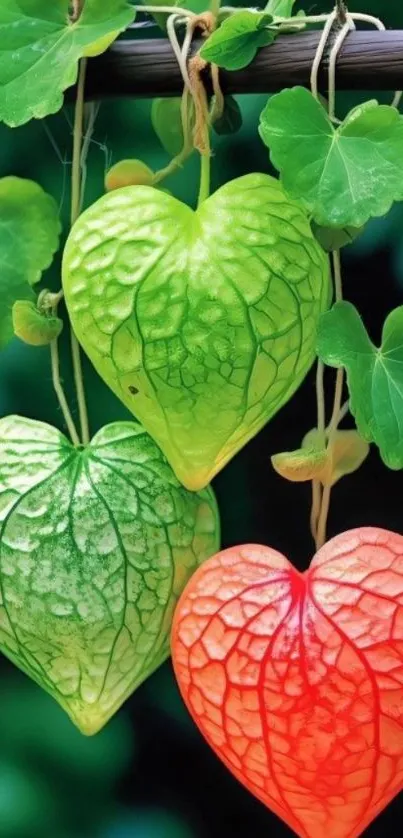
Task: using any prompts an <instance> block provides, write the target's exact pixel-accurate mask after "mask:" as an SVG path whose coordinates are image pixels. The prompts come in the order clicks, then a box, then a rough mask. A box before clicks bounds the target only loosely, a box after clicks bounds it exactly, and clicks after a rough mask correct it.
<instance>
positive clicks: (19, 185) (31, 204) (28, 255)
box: [0, 177, 61, 348]
mask: <svg viewBox="0 0 403 838" xmlns="http://www.w3.org/2000/svg"><path fill="white" fill-rule="evenodd" d="M60 233H61V224H60V219H59V211H58V207H57V204H56V201H55V200H54V199H53V198H52V197H51V195H48V194H47V193H46V192H44V191H43V189H42V188H41V187H40V186H39V185H38V184H37V183H34V181H32V180H25V179H23V178H18V177H5V178H2V179H1V180H0V348H1V347H3V346H5V345H6V344H7V343H8V341H9V340H11V338H12V336H13V324H12V307H13V304H14V303H15V301H16V300H19V299H24V300H33V298H34V294H33V291H32V288H31V286H32V285H35V283H37V282H39V280H40V279H41V276H42V272H43V271H44V270H45V269H46V268H48V267H49V266H50V265H51V263H52V260H53V256H54V254H55V252H56V250H57V249H58V247H59V237H60Z"/></svg>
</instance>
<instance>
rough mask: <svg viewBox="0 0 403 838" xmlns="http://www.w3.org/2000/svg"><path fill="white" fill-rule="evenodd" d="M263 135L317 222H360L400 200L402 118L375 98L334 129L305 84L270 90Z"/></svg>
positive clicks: (284, 178) (402, 187)
mask: <svg viewBox="0 0 403 838" xmlns="http://www.w3.org/2000/svg"><path fill="white" fill-rule="evenodd" d="M259 131H260V135H261V137H262V139H263V142H264V143H265V144H266V145H267V146H268V147H269V149H270V158H271V161H272V163H273V165H274V166H275V167H276V169H278V170H279V172H280V173H281V178H282V181H283V184H284V188H285V189H286V191H287V192H288V193H289V194H290V195H292V196H293V197H294V198H298V199H300V200H301V201H302V202H303V204H304V206H305V207H306V208H307V209H308V210H309V211H310V212H311V213H312V216H313V219H314V221H316V222H317V224H320V225H323V226H330V227H361V226H362V225H363V224H365V223H366V222H367V221H368V219H369V218H371V217H372V216H380V215H385V214H386V213H387V212H388V211H389V209H390V207H391V205H392V203H393V202H394V201H399V200H402V199H403V117H402V116H400V114H399V112H398V111H397V110H396V109H395V108H392V107H389V106H388V105H378V103H377V102H376V101H371V102H366V103H365V104H364V105H360V106H359V107H357V108H355V109H354V110H353V111H351V113H349V115H348V116H347V117H346V119H345V120H344V122H343V123H342V124H341V125H340V126H338V127H337V128H335V127H334V126H333V124H332V122H331V121H330V119H329V117H328V115H327V113H326V111H325V109H324V108H323V107H322V105H321V104H320V103H319V102H318V101H317V100H316V99H315V98H314V97H313V96H312V94H311V93H310V92H309V91H308V90H306V89H305V88H303V87H294V88H292V89H290V90H283V91H282V93H279V94H277V95H276V96H272V97H271V98H270V99H269V101H268V103H267V105H266V107H265V109H264V110H263V112H262V115H261V122H260V128H259Z"/></svg>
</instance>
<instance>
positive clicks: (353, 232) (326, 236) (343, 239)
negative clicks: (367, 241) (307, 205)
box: [312, 221, 364, 253]
mask: <svg viewBox="0 0 403 838" xmlns="http://www.w3.org/2000/svg"><path fill="white" fill-rule="evenodd" d="M312 230H313V233H314V236H315V238H316V239H317V240H318V242H319V244H320V245H321V246H322V247H323V250H326V252H327V253H330V252H331V251H332V250H340V249H341V248H342V247H346V246H347V245H348V244H352V243H353V242H354V241H355V240H356V238H358V236H360V235H361V233H362V232H363V230H364V227H321V226H320V225H319V224H315V222H314V221H313V222H312Z"/></svg>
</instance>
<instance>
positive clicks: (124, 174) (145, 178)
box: [105, 160, 154, 192]
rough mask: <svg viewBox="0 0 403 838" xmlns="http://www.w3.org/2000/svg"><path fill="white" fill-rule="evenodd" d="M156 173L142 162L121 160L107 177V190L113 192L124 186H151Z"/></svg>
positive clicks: (110, 170)
mask: <svg viewBox="0 0 403 838" xmlns="http://www.w3.org/2000/svg"><path fill="white" fill-rule="evenodd" d="M153 178H154V172H152V171H151V169H150V168H149V166H146V164H145V163H143V161H142V160H119V162H118V163H115V165H114V166H112V168H111V169H109V171H108V172H107V173H106V175H105V189H106V191H107V192H112V191H113V190H114V189H122V187H124V186H150V185H151V184H152V182H153Z"/></svg>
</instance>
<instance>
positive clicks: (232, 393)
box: [63, 174, 329, 490]
mask: <svg viewBox="0 0 403 838" xmlns="http://www.w3.org/2000/svg"><path fill="white" fill-rule="evenodd" d="M94 229H96V231H97V232H96V236H95V237H94V235H93V232H92V231H93V230H94ZM114 229H116V230H117V231H118V232H116V233H113V232H111V231H113V230H114ZM112 266H113V269H112ZM63 286H64V291H65V296H66V303H67V306H68V310H69V315H70V318H71V321H72V324H73V327H74V330H75V333H76V335H77V337H78V339H79V340H80V341H81V343H82V345H83V347H84V349H85V351H86V352H87V354H88V355H89V357H90V358H91V360H92V362H93V364H94V366H95V368H96V370H97V371H98V372H99V374H100V375H101V376H102V377H103V378H104V380H105V381H106V382H107V384H108V385H109V387H111V389H112V390H113V391H114V392H115V393H116V395H117V396H118V397H119V398H120V399H121V400H122V401H123V403H124V404H125V405H126V406H127V407H128V408H129V410H131V411H132V412H133V413H135V415H136V416H137V417H138V418H139V419H140V420H141V421H142V422H143V424H144V426H145V427H146V429H147V430H148V431H149V433H151V435H152V436H153V438H154V439H155V440H156V441H157V442H158V445H159V446H160V447H161V448H162V450H163V451H164V453H165V455H166V456H167V458H168V460H169V462H170V463H171V465H172V467H173V469H174V471H175V473H176V474H177V476H178V478H179V479H180V480H181V482H182V483H183V484H184V485H185V486H187V487H188V488H189V489H193V490H194V489H199V488H200V487H202V486H205V485H206V484H207V483H208V482H209V481H210V480H211V478H212V477H213V476H214V475H215V474H216V473H217V472H218V471H219V470H221V469H222V468H223V466H224V465H225V463H226V462H228V460H229V459H230V458H231V457H233V456H234V454H235V453H236V452H237V451H238V450H239V449H240V448H241V447H242V446H243V445H245V443H246V442H247V441H248V440H249V439H251V437H253V436H254V435H255V434H256V433H257V431H258V430H260V428H261V427H263V425H264V424H265V423H266V422H267V421H268V420H269V419H270V418H271V417H272V416H273V415H274V413H276V412H277V411H278V410H279V409H280V408H281V407H282V406H283V405H284V404H285V403H286V402H287V401H288V399H289V398H290V397H291V395H292V394H293V393H294V392H295V390H296V389H297V387H298V386H299V384H300V383H301V381H302V380H303V378H304V377H305V375H306V373H307V372H308V369H309V367H310V366H311V364H312V362H313V359H314V347H315V328H316V324H317V321H318V318H319V316H320V314H321V312H322V311H324V309H325V308H326V307H327V305H328V301H329V273H328V260H327V257H326V256H325V254H324V253H323V251H322V250H321V248H320V247H319V245H318V244H317V242H316V241H315V239H314V238H313V235H312V231H311V229H310V225H309V222H308V219H307V217H306V215H305V213H304V212H303V211H302V210H301V208H300V205H299V204H297V203H295V202H293V201H290V200H289V199H288V198H287V197H286V196H285V194H284V192H283V190H282V188H281V186H280V184H279V183H278V181H276V180H274V179H273V178H271V177H269V176H268V175H261V174H251V175H247V176H245V177H243V178H238V179H237V180H234V181H232V182H230V183H227V184H226V185H225V186H224V187H222V188H221V189H219V190H218V191H217V192H216V193H215V194H214V195H212V196H211V197H210V198H208V199H207V200H206V201H204V202H203V203H202V204H201V205H200V207H199V209H198V210H197V211H196V213H194V212H193V211H192V210H191V209H190V208H189V207H188V206H186V205H185V204H182V203H181V202H179V201H177V200H176V199H175V198H172V197H170V196H168V195H165V194H163V193H161V192H157V191H156V190H154V189H150V188H149V187H146V186H144V187H136V188H135V189H132V190H130V188H129V189H125V190H121V191H120V192H111V193H110V194H109V195H106V196H104V197H103V198H101V199H100V201H98V202H97V203H96V204H94V205H93V206H92V207H91V208H90V209H89V210H87V212H86V213H84V214H83V215H82V216H81V218H80V219H79V221H78V222H77V224H76V225H75V227H74V228H73V230H72V233H71V234H70V237H69V240H68V242H67V245H66V250H65V255H64V264H63ZM105 300H109V301H110V305H109V306H107V307H106V306H105Z"/></svg>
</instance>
